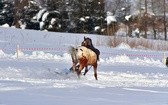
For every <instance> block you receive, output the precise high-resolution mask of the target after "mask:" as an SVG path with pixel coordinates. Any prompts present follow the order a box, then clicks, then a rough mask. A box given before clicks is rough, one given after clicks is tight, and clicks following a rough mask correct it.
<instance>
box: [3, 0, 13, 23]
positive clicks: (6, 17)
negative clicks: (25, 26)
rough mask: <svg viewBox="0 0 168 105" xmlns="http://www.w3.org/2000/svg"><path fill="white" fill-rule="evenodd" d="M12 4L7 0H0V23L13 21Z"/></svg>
mask: <svg viewBox="0 0 168 105" xmlns="http://www.w3.org/2000/svg"><path fill="white" fill-rule="evenodd" d="M12 9H13V4H12V2H10V1H8V0H0V25H3V24H6V23H7V24H8V25H9V26H11V25H12V23H13V19H14V18H13V11H12Z"/></svg>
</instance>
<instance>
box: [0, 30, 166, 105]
mask: <svg viewBox="0 0 168 105" xmlns="http://www.w3.org/2000/svg"><path fill="white" fill-rule="evenodd" d="M83 36H88V37H90V38H92V40H93V43H94V45H95V46H96V47H97V48H98V49H99V50H100V51H101V56H100V58H101V60H100V61H99V65H98V79H99V80H98V81H96V80H95V79H94V76H93V70H92V69H91V70H90V71H89V72H88V74H87V75H86V76H82V77H81V78H80V79H78V78H77V76H76V75H75V74H72V73H69V68H70V67H71V65H72V62H71V57H70V55H69V53H68V48H69V47H70V46H79V45H80V43H81V41H82V40H83ZM106 39H108V37H103V36H94V35H83V34H70V33H49V32H40V31H30V30H29V31H28V30H18V29H11V28H0V105H168V68H167V67H166V66H165V65H164V64H163V63H162V58H163V54H164V53H165V54H167V52H163V51H160V52H157V51H144V50H136V49H130V48H129V46H127V45H125V44H121V45H120V46H118V47H116V48H109V47H108V46H107V45H106V42H105V41H106ZM17 46H18V47H19V49H20V51H19V53H18V54H17V53H16V49H17Z"/></svg>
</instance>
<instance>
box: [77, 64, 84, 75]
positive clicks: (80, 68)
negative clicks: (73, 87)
mask: <svg viewBox="0 0 168 105" xmlns="http://www.w3.org/2000/svg"><path fill="white" fill-rule="evenodd" d="M83 68H84V66H83V65H81V64H80V65H79V69H78V71H76V73H77V75H78V78H80V75H81V71H82V70H83Z"/></svg>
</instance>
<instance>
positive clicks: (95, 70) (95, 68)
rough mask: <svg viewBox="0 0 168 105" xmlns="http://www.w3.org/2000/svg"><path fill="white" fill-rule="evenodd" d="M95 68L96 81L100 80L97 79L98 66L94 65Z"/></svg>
mask: <svg viewBox="0 0 168 105" xmlns="http://www.w3.org/2000/svg"><path fill="white" fill-rule="evenodd" d="M93 68H94V77H95V79H96V80H98V78H97V64H96V65H94V66H93Z"/></svg>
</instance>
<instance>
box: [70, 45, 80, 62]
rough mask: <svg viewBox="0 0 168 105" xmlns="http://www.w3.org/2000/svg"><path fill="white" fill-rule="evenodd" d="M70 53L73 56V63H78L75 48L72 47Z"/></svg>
mask: <svg viewBox="0 0 168 105" xmlns="http://www.w3.org/2000/svg"><path fill="white" fill-rule="evenodd" d="M69 53H70V54H71V58H72V62H73V63H78V59H77V55H76V54H77V51H76V48H75V47H72V46H71V47H70V48H69Z"/></svg>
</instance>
